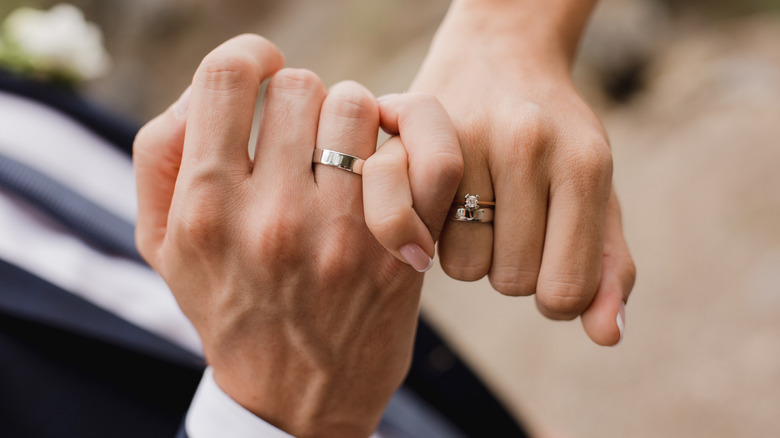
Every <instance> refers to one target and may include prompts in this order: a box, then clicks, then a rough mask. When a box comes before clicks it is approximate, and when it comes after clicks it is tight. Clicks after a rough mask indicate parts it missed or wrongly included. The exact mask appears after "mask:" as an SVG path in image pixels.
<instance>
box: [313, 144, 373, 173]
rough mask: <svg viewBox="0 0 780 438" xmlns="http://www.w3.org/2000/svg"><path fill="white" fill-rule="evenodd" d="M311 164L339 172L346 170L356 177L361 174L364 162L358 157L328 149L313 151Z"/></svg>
mask: <svg viewBox="0 0 780 438" xmlns="http://www.w3.org/2000/svg"><path fill="white" fill-rule="evenodd" d="M311 162H312V163H314V164H324V165H326V166H332V167H336V168H339V169H341V170H346V171H347V172H350V173H355V174H358V175H362V174H363V164H365V162H366V160H363V159H360V158H358V157H355V156H352V155H347V154H343V153H341V152H337V151H332V150H330V149H320V148H315V149H314V156H313V157H312V158H311Z"/></svg>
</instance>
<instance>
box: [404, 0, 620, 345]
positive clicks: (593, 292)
mask: <svg viewBox="0 0 780 438" xmlns="http://www.w3.org/2000/svg"><path fill="white" fill-rule="evenodd" d="M593 3H595V2H593V1H580V0H551V1H550V2H536V1H529V0H516V1H506V0H480V1H476V0H456V1H454V2H453V6H452V8H451V10H450V13H449V15H448V17H447V19H446V20H445V22H444V23H443V24H442V27H441V28H440V30H439V33H438V34H437V36H436V39H435V41H434V43H433V46H432V48H431V51H430V53H429V54H428V57H427V59H426V60H425V63H424V65H423V67H422V68H421V70H420V72H419V73H418V76H417V78H416V80H415V82H414V84H413V86H412V87H411V89H412V90H418V91H426V92H431V93H433V94H434V95H435V96H436V97H438V98H439V99H440V100H441V102H442V103H443V104H444V106H445V108H446V109H447V111H448V112H449V114H450V116H451V117H452V119H453V121H454V123H455V126H456V130H457V132H458V137H459V139H460V142H461V146H462V148H463V155H464V162H465V173H464V178H463V180H462V182H461V186H460V189H459V191H458V197H459V199H462V197H463V196H464V195H465V194H466V193H469V194H478V195H479V196H480V200H482V201H495V203H496V206H495V222H494V223H493V224H492V225H491V224H479V223H462V222H454V221H447V223H446V226H445V229H444V232H443V234H442V237H441V241H440V243H439V253H440V254H439V255H440V258H441V263H442V267H443V268H444V271H445V272H446V273H447V274H448V275H450V276H451V277H453V278H456V279H459V280H467V281H469V280H477V279H480V278H482V277H484V276H485V275H488V276H489V278H490V282H491V284H492V285H493V287H494V288H495V289H496V290H498V291H499V292H501V293H503V294H506V295H512V296H518V295H531V294H534V293H535V294H536V302H537V305H538V308H539V310H540V311H541V313H543V314H544V315H546V316H548V317H550V318H553V319H572V318H575V317H577V316H582V323H583V326H584V328H585V330H586V332H587V333H588V335H589V336H590V337H591V338H592V339H593V340H594V341H595V342H596V343H598V344H601V345H614V344H616V343H617V342H619V341H620V339H621V338H622V333H623V328H624V324H625V316H624V302H625V301H626V300H627V299H628V295H629V293H630V291H631V288H632V287H633V284H634V278H635V268H634V264H633V262H632V259H631V256H630V254H629V252H628V248H627V246H626V243H625V240H624V237H623V232H622V228H621V222H620V207H619V205H618V201H617V197H616V196H615V193H614V190H612V181H611V178H612V158H611V153H610V149H609V143H608V140H607V136H606V133H605V131H604V128H603V127H602V125H601V123H600V122H599V120H598V118H597V117H596V116H595V115H594V114H593V112H592V111H591V109H590V108H589V107H588V105H587V104H586V103H585V102H584V101H583V100H582V99H581V97H580V96H579V95H578V93H577V92H576V90H575V88H574V86H573V84H572V81H571V78H570V73H569V70H570V64H571V60H572V58H573V54H574V51H575V50H576V46H577V41H578V39H579V34H580V32H581V30H582V28H583V26H584V24H585V22H586V21H587V15H588V13H589V10H590V9H591V8H592V6H593Z"/></svg>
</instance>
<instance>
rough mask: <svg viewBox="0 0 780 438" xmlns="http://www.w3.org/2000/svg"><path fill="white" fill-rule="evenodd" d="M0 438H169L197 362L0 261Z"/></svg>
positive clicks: (195, 377) (194, 380)
mask: <svg viewBox="0 0 780 438" xmlns="http://www.w3.org/2000/svg"><path fill="white" fill-rule="evenodd" d="M0 370H2V371H0V388H1V389H0V435H1V436H3V437H8V438H16V437H20V438H21V437H24V438H51V437H63V438H92V437H94V438H105V437H107V436H110V437H114V438H137V437H160V438H163V437H165V438H168V437H171V436H173V435H174V434H175V433H176V431H177V429H178V427H179V425H180V424H181V422H182V419H183V418H184V415H185V413H186V411H187V408H188V406H189V403H190V400H191V398H192V396H193V395H194V392H195V389H196V388H197V385H198V382H199V381H200V378H201V374H202V370H203V361H202V360H200V359H199V358H197V357H195V356H193V355H192V354H190V353H188V352H186V351H184V350H182V349H181V348H179V347H177V346H175V345H173V344H171V343H169V342H167V341H165V340H163V339H161V338H158V337H156V336H154V335H152V334H150V333H148V332H146V331H144V330H141V329H139V328H138V327H136V326H134V325H132V324H130V323H128V322H127V321H125V320H122V319H121V318H118V317H116V316H114V315H112V314H110V313H108V312H106V311H104V310H102V309H99V308H97V307H95V306H94V305H92V304H90V303H88V302H86V301H84V300H82V299H80V298H78V297H76V296H74V295H72V294H70V293H68V292H67V291H64V290H61V289H59V288H57V287H56V286H54V285H52V284H50V283H47V282H45V281H43V280H41V279H39V278H37V277H35V276H32V275H30V274H29V273H27V272H25V271H22V270H20V269H18V268H15V267H14V266H11V265H9V264H7V263H5V262H2V261H0Z"/></svg>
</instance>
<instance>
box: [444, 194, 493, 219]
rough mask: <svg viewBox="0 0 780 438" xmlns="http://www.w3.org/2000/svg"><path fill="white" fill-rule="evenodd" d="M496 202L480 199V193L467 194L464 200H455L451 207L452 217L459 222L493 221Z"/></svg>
mask: <svg viewBox="0 0 780 438" xmlns="http://www.w3.org/2000/svg"><path fill="white" fill-rule="evenodd" d="M495 206H496V203H495V202H489V201H482V202H480V201H479V195H471V194H467V195H466V197H465V198H464V200H463V201H455V202H453V203H452V207H451V208H450V219H451V220H454V221H457V222H481V223H490V222H493V213H494V212H493V209H494V208H495Z"/></svg>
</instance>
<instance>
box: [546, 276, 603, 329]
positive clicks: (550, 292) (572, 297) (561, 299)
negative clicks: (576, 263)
mask: <svg viewBox="0 0 780 438" xmlns="http://www.w3.org/2000/svg"><path fill="white" fill-rule="evenodd" d="M597 286H598V285H597V284H596V282H594V281H592V280H589V279H587V278H585V277H581V276H563V275H558V276H556V277H553V278H546V279H540V281H539V287H538V291H537V294H536V296H537V300H538V302H539V305H540V306H542V308H543V309H544V311H545V314H546V315H547V316H548V317H550V318H553V319H563V320H569V319H574V318H576V317H577V316H579V315H580V314H581V313H582V312H583V311H584V310H585V309H586V308H587V307H588V305H589V304H590V300H591V298H592V297H593V295H594V294H595V293H596V288H597Z"/></svg>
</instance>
